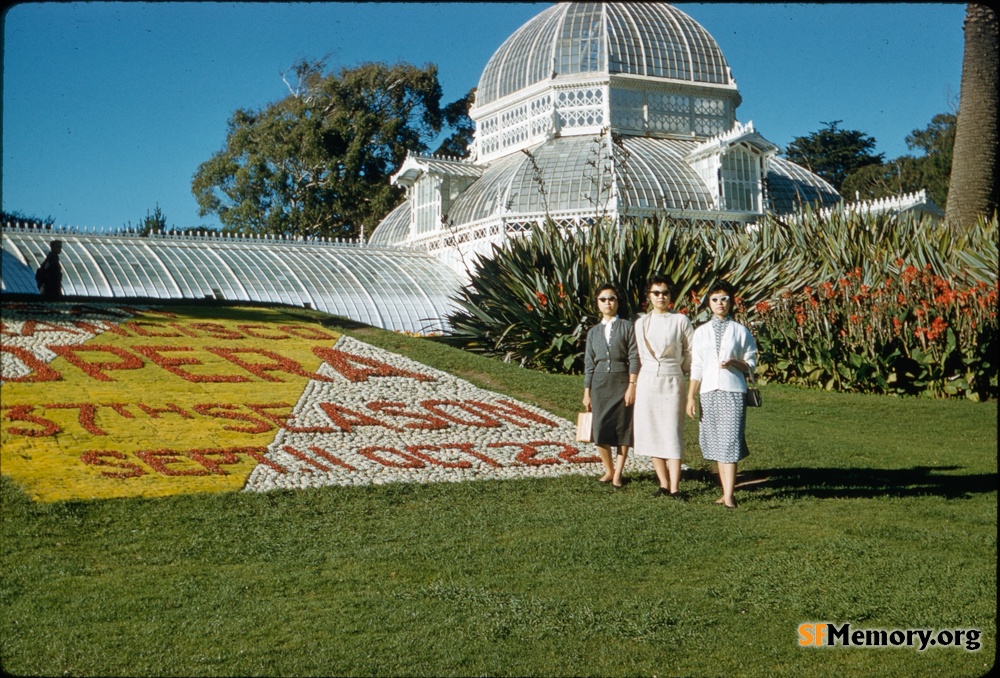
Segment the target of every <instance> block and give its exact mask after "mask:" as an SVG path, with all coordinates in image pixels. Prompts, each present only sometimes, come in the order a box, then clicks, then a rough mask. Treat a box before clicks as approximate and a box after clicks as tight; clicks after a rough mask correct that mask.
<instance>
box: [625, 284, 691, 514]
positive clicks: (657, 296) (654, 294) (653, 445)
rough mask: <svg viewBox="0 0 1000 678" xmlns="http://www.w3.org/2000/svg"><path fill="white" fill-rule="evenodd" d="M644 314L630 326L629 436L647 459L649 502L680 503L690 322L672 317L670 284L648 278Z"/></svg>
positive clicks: (673, 315) (689, 352)
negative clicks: (635, 360)
mask: <svg viewBox="0 0 1000 678" xmlns="http://www.w3.org/2000/svg"><path fill="white" fill-rule="evenodd" d="M647 290H648V293H649V304H650V310H649V313H647V314H646V315H644V316H642V317H641V318H639V319H638V320H636V322H635V339H636V344H637V345H638V348H639V362H640V364H641V367H640V369H639V379H638V383H637V385H636V394H635V410H634V415H633V429H632V431H633V436H634V447H633V449H634V450H635V453H636V454H639V455H642V456H646V457H652V459H653V470H654V471H656V479H657V481H658V482H659V485H660V487H659V489H657V490H656V492H654V493H653V496H654V497H662V496H669V497H673V498H675V499H679V498H681V494H680V480H681V459H682V456H683V455H682V453H683V451H684V406H685V404H686V395H687V391H686V389H685V386H684V376H685V375H686V374H687V373H688V372H689V371H690V369H691V338H692V336H693V335H694V328H693V327H692V325H691V321H690V320H688V319H687V317H686V316H684V315H681V314H680V313H671V312H670V311H669V310H668V309H669V308H670V283H669V282H668V281H667V279H666V278H664V277H663V276H659V275H657V276H654V277H652V278H650V280H649V285H648V287H647Z"/></svg>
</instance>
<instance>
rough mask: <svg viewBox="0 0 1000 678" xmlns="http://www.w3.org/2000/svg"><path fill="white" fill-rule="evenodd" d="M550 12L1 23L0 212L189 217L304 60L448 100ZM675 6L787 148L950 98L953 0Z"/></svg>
mask: <svg viewBox="0 0 1000 678" xmlns="http://www.w3.org/2000/svg"><path fill="white" fill-rule="evenodd" d="M547 6H548V4H547V3H346V2H345V3H339V2H330V3H136V2H128V3H124V2H119V3H102V2H88V3H54V2H53V3H44V2H43V3H23V4H18V5H14V6H13V7H11V8H10V9H8V11H7V13H6V15H5V16H4V33H3V37H4V50H3V168H2V169H3V209H4V210H5V211H14V210H17V211H20V212H22V213H25V214H29V215H34V216H40V217H47V216H51V217H53V218H54V219H55V222H56V223H57V224H67V225H74V226H82V227H87V228H97V229H106V228H115V227H120V226H123V225H124V224H125V223H126V222H131V223H132V224H136V223H138V222H139V221H140V220H141V219H142V218H143V217H144V216H145V214H146V213H147V212H149V211H152V210H153V208H154V207H155V206H156V205H159V207H160V209H161V210H162V211H163V212H164V214H165V215H166V217H167V222H168V223H169V224H170V225H174V226H177V227H181V228H184V227H190V226H207V227H215V226H217V225H218V221H217V219H216V218H215V217H214V215H209V216H207V217H199V216H198V206H197V203H196V202H195V200H194V197H193V196H192V194H191V179H192V177H193V175H194V173H195V171H196V170H197V168H198V165H199V164H200V163H202V162H204V161H205V160H207V159H209V158H210V157H211V156H212V154H213V153H215V152H216V151H218V150H219V149H220V148H222V146H223V144H224V142H225V134H226V123H227V121H228V119H229V117H230V115H231V114H232V112H233V111H235V110H236V109H237V108H261V107H264V106H266V105H267V104H268V103H271V102H274V101H277V100H279V99H281V98H282V97H284V96H285V95H286V94H287V89H286V87H285V85H284V83H283V82H282V80H281V77H280V74H281V73H282V72H283V71H285V70H287V69H288V68H289V66H291V65H292V64H293V63H294V62H295V61H296V60H298V59H301V58H307V59H317V58H320V57H323V56H327V57H328V61H327V63H328V64H329V66H331V67H339V66H353V65H356V64H358V63H361V62H363V61H386V62H389V63H393V62H396V61H407V62H410V63H413V64H417V65H423V64H425V63H428V62H432V63H435V64H437V65H438V70H439V77H440V80H441V83H442V87H443V90H444V102H445V103H447V102H449V101H452V100H454V99H457V98H459V97H461V96H463V95H464V94H465V93H466V92H467V91H468V90H469V89H470V88H472V87H474V86H476V84H477V83H478V81H479V76H480V74H481V73H482V69H483V67H484V66H485V65H486V62H487V61H488V60H489V58H490V56H491V55H492V54H493V52H494V51H495V50H496V49H497V48H498V47H499V46H500V44H501V43H502V42H503V41H504V40H505V39H506V38H507V37H508V36H509V35H510V34H511V33H513V32H514V31H515V30H516V29H517V28H518V27H520V26H521V25H522V24H523V23H525V22H526V21H527V20H529V19H530V18H531V17H533V16H534V15H536V14H537V13H538V12H540V11H541V10H542V9H544V8H545V7H547ZM676 6H677V7H678V8H679V9H681V10H682V11H684V12H686V13H687V14H689V15H690V16H691V17H692V18H693V19H695V21H697V22H698V23H700V24H701V25H702V26H704V27H705V28H706V29H707V30H708V31H709V33H710V34H711V35H712V36H713V37H714V38H715V39H716V41H717V42H718V43H719V45H720V46H721V48H722V51H723V54H725V56H726V59H727V61H728V62H729V65H730V67H731V68H732V71H733V75H734V76H735V78H736V83H737V85H738V87H739V90H740V93H741V94H742V96H743V104H742V105H741V106H740V108H739V109H738V110H737V117H738V119H739V120H740V121H741V122H747V121H749V120H752V121H753V123H754V126H755V127H756V129H757V131H758V132H760V133H761V134H762V135H763V136H764V137H766V138H767V139H769V140H771V141H773V142H774V143H776V144H778V145H779V146H782V147H784V146H786V145H787V144H788V143H789V142H790V141H791V140H792V139H794V138H795V137H798V136H806V135H808V134H811V133H812V132H815V131H817V130H819V129H820V128H822V127H823V126H824V123H827V122H832V121H835V120H840V121H842V122H841V123H840V129H853V130H860V131H862V132H864V133H865V134H868V135H869V136H871V137H874V138H875V140H876V142H877V147H876V150H877V151H878V152H881V153H885V155H886V157H887V158H890V159H891V158H895V157H897V156H900V155H903V154H906V153H908V152H909V151H908V149H907V148H906V144H905V141H904V139H905V137H906V135H907V134H909V133H910V132H911V131H913V130H914V129H923V128H925V127H926V126H927V125H928V124H929V123H930V121H931V118H932V117H933V116H934V115H936V114H938V113H944V112H949V111H952V112H953V111H954V110H955V109H956V108H957V104H958V95H959V87H960V84H961V68H962V47H963V34H962V21H963V19H964V14H965V5H963V4H931V3H927V4H751V3H741V4H715V3H712V4H692V3H676Z"/></svg>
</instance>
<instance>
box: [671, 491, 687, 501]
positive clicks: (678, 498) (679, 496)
mask: <svg viewBox="0 0 1000 678" xmlns="http://www.w3.org/2000/svg"><path fill="white" fill-rule="evenodd" d="M669 496H670V498H671V499H674V500H676V501H687V497H685V496H684V493H682V492H681V491H680V490H678V491H677V492H671V493H670V495H669Z"/></svg>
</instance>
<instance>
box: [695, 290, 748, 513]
mask: <svg viewBox="0 0 1000 678" xmlns="http://www.w3.org/2000/svg"><path fill="white" fill-rule="evenodd" d="M733 298H734V291H733V288H732V286H731V285H729V284H728V283H726V282H718V283H715V284H714V285H712V287H711V288H710V289H709V293H708V306H709V308H710V309H711V311H712V319H711V320H710V321H709V322H707V323H705V324H704V325H702V326H701V327H699V328H698V329H697V330H695V333H694V339H693V340H692V346H691V382H690V384H689V386H688V396H687V415H688V416H689V417H691V418H692V419H696V418H697V417H698V403H697V401H696V400H695V394H696V393H697V394H700V400H701V419H700V422H699V426H698V442H699V444H700V445H701V454H702V456H703V457H704V458H705V459H708V460H711V461H714V462H716V463H718V465H719V481H720V483H721V484H722V497H721V498H720V499H718V500H717V501H716V502H715V503H716V504H722V505H724V506H725V507H726V508H731V509H734V508H736V501H735V500H734V499H733V488H734V487H735V485H736V464H737V462H739V461H740V460H741V459H743V458H745V457H746V456H747V455H748V454H749V453H750V452H749V450H747V447H746V443H745V441H744V432H745V430H746V404H745V403H744V400H743V399H744V394H745V393H746V390H747V382H746V378H745V377H744V376H743V375H744V373H749V372H751V371H752V370H753V369H754V368H755V367H756V366H757V345H756V343H754V340H753V335H752V334H750V330H748V329H747V328H746V327H744V326H743V325H741V324H739V323H738V322H736V321H735V320H733V319H732V318H730V317H729V311H730V309H732V307H733Z"/></svg>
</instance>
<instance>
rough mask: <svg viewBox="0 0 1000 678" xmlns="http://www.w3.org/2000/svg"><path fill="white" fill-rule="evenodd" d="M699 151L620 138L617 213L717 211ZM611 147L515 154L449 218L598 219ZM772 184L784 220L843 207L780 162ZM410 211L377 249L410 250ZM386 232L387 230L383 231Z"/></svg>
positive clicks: (545, 148)
mask: <svg viewBox="0 0 1000 678" xmlns="http://www.w3.org/2000/svg"><path fill="white" fill-rule="evenodd" d="M700 143H702V142H700V141H698V140H695V139H691V140H686V139H658V138H654V137H631V136H623V137H621V144H622V146H623V148H624V150H625V153H624V154H622V153H621V152H620V151H616V154H617V160H616V165H617V168H618V169H617V171H618V173H619V174H618V175H617V176H618V177H619V179H618V186H617V191H618V194H619V198H618V211H619V212H627V211H628V209H629V208H639V209H642V210H647V209H655V210H669V211H672V212H674V213H684V212H704V211H713V210H716V209H717V208H716V207H715V206H714V203H713V199H712V195H711V193H710V192H709V189H708V187H707V186H706V185H705V183H704V181H703V180H702V179H701V177H700V176H699V174H698V172H697V170H696V169H695V168H694V167H693V166H692V164H691V163H690V162H689V161H688V160H687V156H688V154H690V153H691V151H692V150H694V149H695V148H696V147H698V145H699V144H700ZM608 145H609V144H608V141H607V139H606V137H603V136H600V135H594V136H575V137H562V138H556V139H553V140H551V141H548V142H546V143H544V144H542V145H540V146H537V147H535V148H534V149H531V150H530V153H531V157H529V156H528V155H527V154H526V153H514V154H512V155H509V156H506V157H503V158H499V159H497V160H496V161H494V162H492V163H490V164H489V166H488V167H487V168H486V169H485V171H484V172H483V175H482V177H481V178H480V179H478V180H476V182H475V183H473V184H472V185H471V186H469V188H468V189H466V190H465V192H464V193H462V194H461V195H460V196H459V197H458V198H457V199H456V200H455V201H454V202H453V203H452V206H451V210H450V212H449V218H450V220H451V222H452V224H453V225H454V226H455V227H461V226H464V225H466V224H471V223H474V222H479V221H483V220H487V219H491V218H494V219H495V218H497V217H505V218H506V219H507V220H508V221H517V220H519V219H521V218H528V219H533V218H537V217H538V216H539V215H543V214H545V213H546V212H548V213H550V214H566V213H574V212H575V213H579V214H588V213H589V214H591V215H592V214H597V213H598V212H600V211H602V209H603V208H606V207H607V206H608V204H609V203H608V200H609V191H608V186H607V182H608V177H609V176H610V174H609V171H608V170H598V169H595V165H596V166H600V165H603V164H605V163H604V162H603V161H601V160H600V159H601V158H607V157H608V153H609V151H608ZM623 156H624V157H623ZM532 158H533V159H534V163H532ZM536 167H537V169H536ZM767 183H768V186H767V188H768V196H769V199H770V204H769V209H770V210H771V211H773V212H777V213H779V214H788V213H792V212H795V211H796V210H798V209H799V208H800V207H801V205H802V203H803V202H807V203H810V204H818V205H819V206H820V207H825V206H831V205H835V204H837V203H838V202H840V196H839V195H838V194H837V192H836V191H835V190H834V189H833V187H832V186H831V185H830V184H828V183H827V182H826V181H824V180H823V179H821V178H820V177H818V176H816V175H815V174H813V173H812V172H809V171H808V170H806V169H804V168H802V167H799V166H798V165H795V164H794V163H792V162H789V161H788V160H785V159H783V158H781V157H778V156H774V157H772V158H771V160H770V169H769V171H768V175H767ZM541 187H544V191H543V190H540V188H541ZM409 205H410V203H409V201H406V202H404V203H403V204H402V205H400V206H399V207H398V208H396V210H394V211H393V212H392V213H391V214H390V215H389V216H388V217H386V220H385V221H384V222H383V224H382V225H380V226H379V227H378V228H377V229H376V230H375V233H374V234H373V236H372V241H373V242H374V241H376V240H377V241H378V242H379V244H382V245H387V246H392V245H398V244H402V243H404V242H405V240H406V238H407V237H408V228H407V227H406V226H405V225H404V224H402V223H401V220H402V217H401V216H400V215H406V218H407V219H408V215H409V209H410V208H409ZM385 226H388V228H387V229H386V230H385V231H383V230H382V229H383V227H385Z"/></svg>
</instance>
